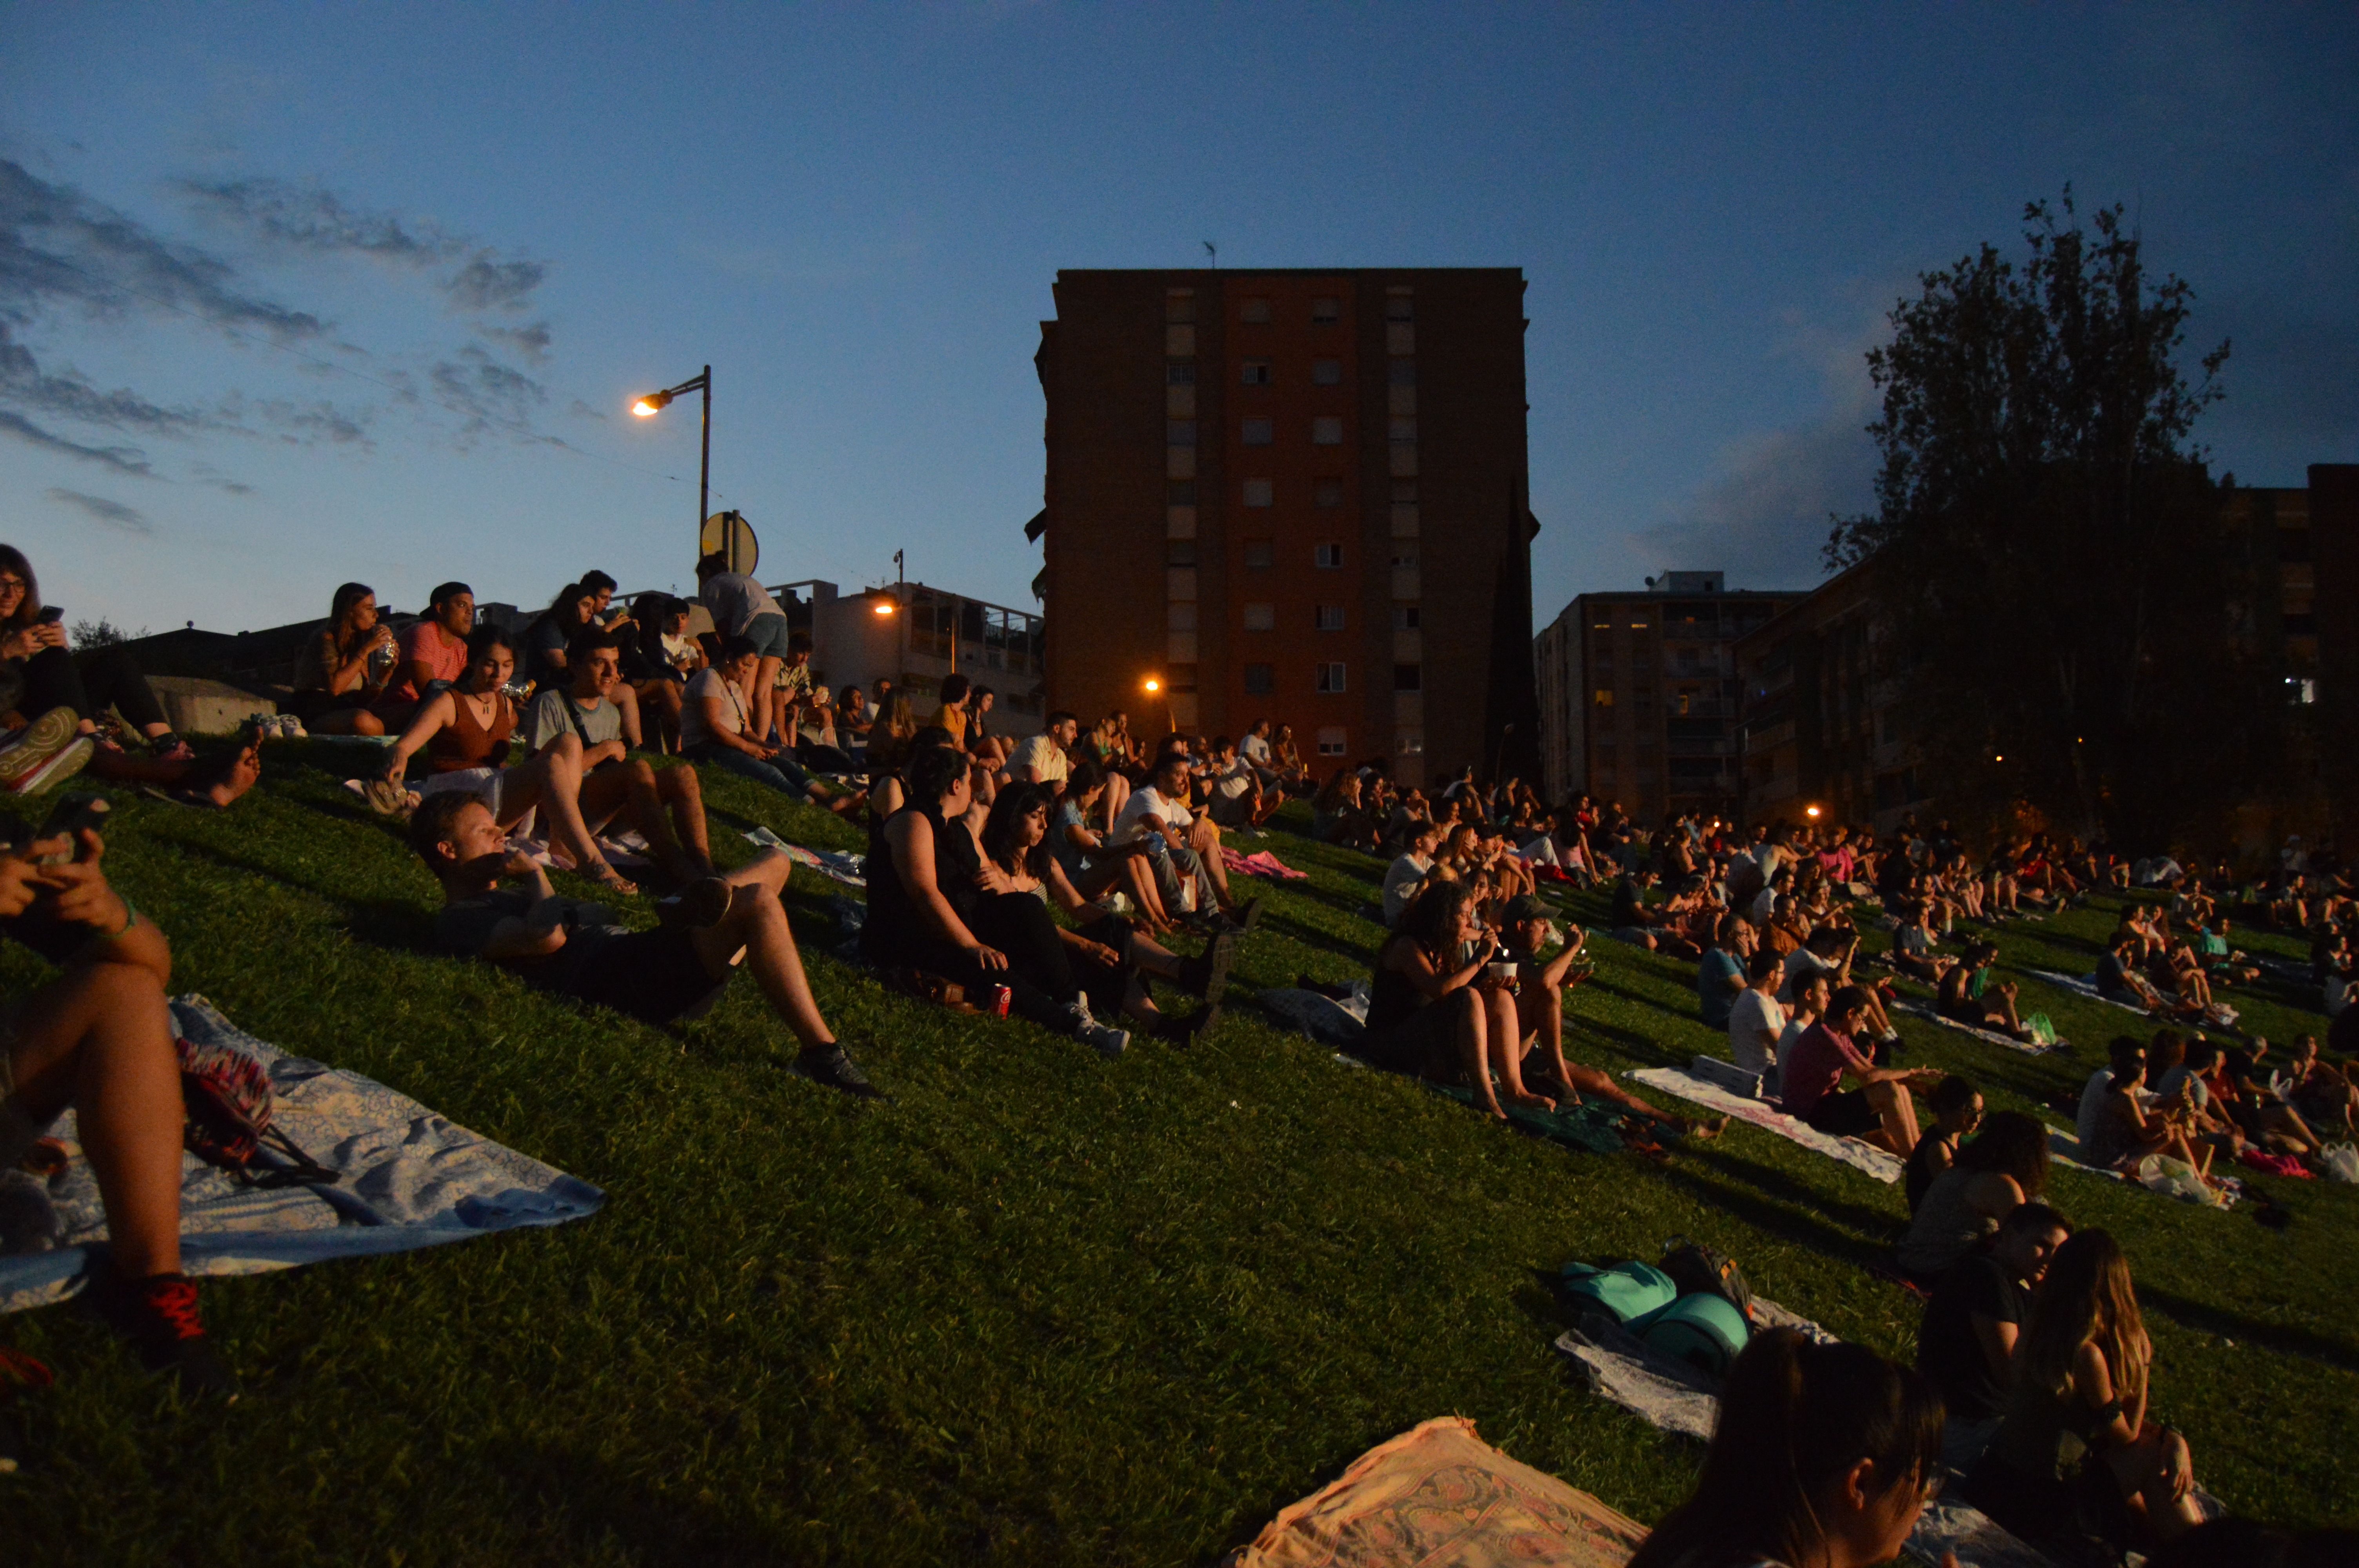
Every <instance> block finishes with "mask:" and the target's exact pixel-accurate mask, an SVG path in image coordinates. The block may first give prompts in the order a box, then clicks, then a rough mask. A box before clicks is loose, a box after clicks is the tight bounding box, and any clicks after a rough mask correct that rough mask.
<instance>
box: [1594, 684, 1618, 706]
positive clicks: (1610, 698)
mask: <svg viewBox="0 0 2359 1568" xmlns="http://www.w3.org/2000/svg"><path fill="white" fill-rule="evenodd" d="M1590 697H1591V700H1593V701H1594V702H1595V703H1596V704H1597V706H1598V707H1600V708H1611V707H1613V706H1614V694H1613V693H1612V692H1610V691H1607V690H1606V689H1605V688H1604V687H1598V688H1597V690H1595V691H1593V692H1592V693H1590Z"/></svg>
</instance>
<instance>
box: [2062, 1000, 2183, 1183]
mask: <svg viewBox="0 0 2359 1568" xmlns="http://www.w3.org/2000/svg"><path fill="white" fill-rule="evenodd" d="M2105 1054H2106V1056H2107V1059H2108V1060H2109V1061H2110V1062H2111V1064H2112V1065H2110V1066H2108V1067H2104V1068H2100V1069H2099V1070H2098V1071H2097V1072H2095V1073H2093V1074H2092V1075H2090V1078H2089V1082H2088V1084H2087V1085H2086V1086H2085V1087H2083V1088H2082V1094H2081V1114H2080V1118H2079V1121H2080V1127H2079V1130H2078V1136H2079V1137H2080V1138H2081V1141H2082V1142H2081V1160H2082V1163H2083V1164H2088V1165H2093V1166H2095V1167H2096V1168H2097V1169H2099V1170H2101V1171H2121V1172H2124V1173H2129V1172H2134V1171H2136V1169H2137V1167H2138V1164H2139V1162H2141V1161H2143V1160H2144V1159H2145V1158H2146V1157H2147V1155H2149V1154H2160V1155H2164V1156H2166V1157H2167V1158H2169V1159H2173V1160H2177V1161H2179V1162H2181V1163H2183V1164H2186V1165H2190V1166H2191V1167H2193V1168H2194V1170H2195V1172H2196V1173H2197V1174H2199V1175H2201V1174H2202V1173H2203V1172H2204V1171H2205V1170H2206V1169H2207V1168H2208V1167H2209V1166H2210V1164H2211V1162H2212V1151H2211V1149H2210V1148H2209V1147H2208V1146H2205V1145H2203V1144H2202V1143H2201V1137H2200V1133H2199V1131H2198V1129H2197V1127H2196V1125H2195V1110H2196V1107H2195V1097H2194V1089H2193V1087H2192V1081H2191V1080H2190V1082H2188V1083H2183V1084H2181V1085H2180V1088H2179V1090H2178V1092H2177V1093H2176V1094H2174V1095H2173V1096H2172V1097H2171V1098H2169V1099H2168V1100H2164V1099H2160V1098H2158V1097H2155V1096H2151V1095H2148V1094H2147V1091H2146V1087H2145V1083H2146V1067H2147V1047H2146V1043H2145V1042H2144V1041H2142V1040H2140V1039H2138V1037H2137V1036H2136V1035H2135V1034H2117V1035H2115V1036H2114V1041H2113V1044H2111V1045H2109V1046H2107V1047H2106V1053H2105Z"/></svg>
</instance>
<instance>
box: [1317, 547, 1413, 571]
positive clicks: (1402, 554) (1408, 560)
mask: <svg viewBox="0 0 2359 1568" xmlns="http://www.w3.org/2000/svg"><path fill="white" fill-rule="evenodd" d="M1337 564H1338V565H1341V564H1342V563H1341V562H1338V563H1337ZM1393 570H1395V571H1397V572H1413V571H1415V570H1417V552H1416V551H1415V550H1395V551H1394V552H1393Z"/></svg>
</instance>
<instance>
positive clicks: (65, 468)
mask: <svg viewBox="0 0 2359 1568" xmlns="http://www.w3.org/2000/svg"><path fill="white" fill-rule="evenodd" d="M2068 184H2069V185H2070V186H2071V188H2072V189H2073V190H2074V191H2075V192H2076V194H2077V196H2078V197H2079V199H2080V200H2081V201H2082V204H2083V206H2084V208H2085V207H2090V206H2094V205H2097V204H2111V203H2113V202H2116V201H2118V202H2121V203H2123V204H2124V205H2125V207H2126V208H2127V210H2128V212H2129V215H2130V217H2131V219H2132V221H2133V222H2135V224H2136V227H2137V229H2138V232H2140V233H2141V234H2142V236H2143V237H2144V239H2145V241H2146V243H2147V253H2148V259H2149V262H2150V264H2151V265H2153V266H2154V267H2155V268H2156V269H2157V270H2158V271H2169V272H2176V273H2178V274H2179V275H2180V276H2183V277H2185V278H2187V279H2188V280H2189V281H2190V283H2192V284H2193V286H2194V287H2195V290H2196V299H2195V313H2194V318H2193V322H2192V326H2191V329H2190V342H2189V345H2188V361H2189V363H2190V366H2191V365H2192V362H2193V359H2194V357H2195V355H2196V354H2197V353H2199V352H2200V351H2202V350H2204V349H2208V348H2209V347H2211V346H2212V345H2213V344H2216V343H2217V342H2219V341H2221V340H2223V339H2226V340H2229V341H2231V342H2232V344H2233V354H2232V357H2231V359H2230V361H2229V362H2228V365H2227V367H2226V370H2225V373H2224V377H2223V384H2224V386H2225V388H2226V391H2227V397H2226V399H2225V401H2224V402H2223V403H2222V404H2220V405H2219V406H2216V407H2215V408H2214V409H2213V410H2212V412H2211V413H2210V414H2209V415H2207V416H2206V417H2205V419H2204V420H2203V422H2202V424H2201V426H2200V427H2199V430H2198V436H2199V438H2200V439H2201V441H2202V443H2203V444H2204V445H2206V446H2207V447H2208V448H2209V449H2211V452H2212V458H2213V460H2214V462H2215V464H2216V465H2217V466H2219V467H2221V468H2224V469H2227V470H2233V471H2234V473H2235V474H2236V475H2237V477H2238V479H2239V481H2241V482H2244V483H2247V484H2299V483H2300V482H2302V479H2303V469H2304V467H2305V465H2307V464H2309V463H2312V462H2324V461H2343V462H2351V461H2359V287H2354V284H2359V12H2354V10H2353V9H2352V8H2350V7H2348V6H2347V5H2310V6H2300V5H2269V6H2260V7H2251V8H2246V7H2237V6H2226V5H2215V6H2205V7H2201V8H2172V7H2169V6H2138V7H2130V6H2109V5H2041V6H2030V5H1888V4H1879V5H1857V6H1824V5H1795V6H1784V5H1781V6H1774V7H1773V6H1756V5H1723V6H1709V7H1707V6H1675V5H1673V6H1612V7H1608V6H1596V7H1573V6H1524V5H1417V6H1386V5H1374V6H1360V5H1353V6H1300V5H1252V6H1246V5H1210V6H1200V5H1099V6H1081V5H1046V4H1044V5H1024V4H1009V3H998V4H929V5H891V6H887V5H861V6H851V5H841V6H835V5H831V6H809V7H788V6H778V5H745V6H727V5H714V6H700V5H632V6H615V5H598V4H592V3H588V0H580V3H575V4H569V5H549V6H533V5H500V6H479V5H423V4H419V5H365V4H361V5H342V6H335V7H325V6H317V5H300V6H296V5H289V6H284V7H280V6H272V5H204V6H190V5H170V6H139V5H105V4H92V3H82V4H77V5H54V4H16V3H13V0H0V538H5V539H6V540H8V541H11V542H13V543H15V544H16V545H17V546H19V547H20V548H23V549H24V550H26V551H27V554H28V555H29V556H30V557H32V559H33V562H34V565H35V567H36V568H37V569H38V572H39V575H40V578H41V581H42V587H43V590H44V595H45V597H46V599H47V600H49V602H52V603H56V604H60V605H61V606H64V607H65V608H66V610H67V612H68V615H69V618H70V619H74V620H80V619H84V618H91V619H95V618H97V617H98V616H101V615H103V616H105V617H107V618H109V619H111V620H113V621H114V622H116V623H117V624H119V625H122V626H124V627H125V628H127V629H132V630H137V629H140V628H147V629H149V630H157V631H160V630H163V629H166V628H168V627H172V626H178V625H179V624H181V623H183V622H194V623H196V624H197V625H200V626H204V627H209V628H212V629H215V630H221V631H239V630H246V629H250V628H254V627H260V626H266V625H274V624H277V623H280V622H287V621H292V620H300V619H305V618H309V617H311V616H316V615H323V614H325V613H326V612H327V606H328V600H329V596H330V594H331V593H332V590H333V589H334V587H335V585H336V584H338V583H339V582H342V581H344V580H346V579H358V580H361V581H364V582H367V583H370V584H372V585H373V586H375V588H376V589H377V590H378V592H379V596H380V598H381V599H382V600H384V601H386V603H389V604H392V605H395V606H398V607H403V608H415V607H416V606H418V605H419V603H420V602H421V601H422V600H423V599H424V596H425V593H426V590H427V589H429V587H430V586H431V585H432V584H434V583H435V582H437V581H440V580H441V579H446V578H453V577H456V578H462V579H466V580H468V581H470V582H472V583H473V585H474V587H475V589H476V591H477V594H478V596H479V597H480V598H483V599H486V600H494V599H497V600H511V601H515V602H519V603H541V602H546V601H547V600H548V599H549V596H550V595H552V594H553V593H554V592H555V591H556V590H557V589H559V588H560V586H562V585H563V584H564V583H565V582H567V581H568V580H570V579H571V578H573V577H575V576H577V575H579V573H580V572H581V571H582V570H584V569H587V568H590V567H592V566H596V567H601V568H604V569H606V570H608V571H610V572H612V573H613V574H614V576H615V577H617V578H618V579H621V580H622V582H623V584H624V585H625V589H637V588H644V587H665V586H671V585H678V584H685V583H688V582H689V581H690V571H689V568H690V566H691V565H692V564H693V561H694V557H695V535H694V525H695V519H696V505H697V503H696V474H697V422H696V416H695V409H694V406H693V404H692V402H689V401H684V402H683V403H681V404H679V405H677V406H674V407H673V408H672V409H670V410H668V411H666V412H665V413H664V414H663V415H661V416H658V417H657V418H655V419H652V420H635V419H633V418H631V417H630V416H629V415H628V414H627V412H626V410H627V407H628V405H629V402H630V400H631V398H632V397H633V396H634V395H636V394H638V393H642V392H645V391H647V390H650V389H652V388H655V387H658V386H662V385H666V384H670V383H673V382H677V381H679V380H682V379H685V378H687V377H690V376H692V375H694V374H696V373H697V372H698V370H699V369H700V368H701V366H703V365H704V364H706V363H710V364H712V373H713V385H714V393H715V396H714V420H713V436H712V449H713V450H712V466H713V471H712V479H713V488H714V492H715V498H714V501H713V505H714V507H715V508H716V509H718V508H720V507H722V506H734V507H736V508H738V509H740V510H742V511H743V512H744V513H745V514H746V516H747V517H748V518H749V519H750V520H751V521H752V522H753V524H754V525H755V527H756V531H757V533H758V534H759V535H760V538H761V541H762V564H761V568H760V575H761V576H762V577H763V578H764V579H765V580H767V581H774V582H775V581H782V580H788V579H804V578H814V577H815V578H824V579H831V580H833V581H835V582H837V583H839V584H841V585H843V586H845V587H847V588H851V587H857V586H861V585H864V584H868V583H874V582H878V581H884V580H889V579H891V577H892V575H893V570H894V568H893V562H892V557H893V553H894V552H895V551H896V550H906V552H907V556H908V573H909V575H910V576H911V577H913V578H921V579H925V580H927V581H929V582H933V583H936V584H939V585H940V586H943V587H946V588H951V589H957V590H960V591H962V592H966V593H969V594H972V595H974V596H976V597H980V598H984V599H988V600H995V601H996V602H999V603H1003V604H1009V605H1015V606H1018V607H1022V608H1033V607H1034V600H1032V598H1031V593H1030V587H1029V585H1030V582H1031V579H1032V577H1033V575H1034V573H1035V572H1036V571H1037V570H1038V548H1037V546H1027V545H1026V544H1025V542H1024V540H1023V536H1022V534H1021V528H1022V525H1023V524H1024V522H1025V521H1026V520H1027V518H1029V517H1030V516H1031V515H1032V514H1033V513H1034V512H1035V511H1036V510H1038V506H1039V504H1040V488H1041V462H1042V452H1041V447H1040V421H1041V416H1042V412H1043V409H1042V403H1041V396H1040V391H1039V385H1038V381H1037V380H1036V378H1035V375H1034V372H1033V367H1032V354H1033V352H1034V351H1035V349H1036V348H1037V347H1038V332H1039V329H1038V323H1039V321H1040V320H1041V319H1043V318H1045V317H1048V316H1049V315H1051V314H1052V313H1053V303H1052V299H1051V293H1050V290H1051V286H1052V285H1053V283H1054V280H1055V276H1056V273H1057V271H1058V269H1059V268H1060V267H1169V266H1193V265H1201V263H1202V261H1203V258H1204V251H1203V248H1202V246H1203V243H1205V242H1207V241H1210V242H1212V243H1215V244H1217V245H1218V247H1219V260H1220V263H1221V265H1224V266H1227V265H1237V266H1366V265H1382V266H1455V265H1481V266H1517V267H1520V268H1522V269H1523V271H1524V273H1525V276H1527V279H1528V280H1529V289H1528V293H1527V309H1526V315H1527V316H1528V317H1529V318H1530V320H1531V327H1530V330H1529V332H1528V334H1527V350H1526V353H1527V367H1526V368H1527V384H1528V401H1529V403H1530V405H1531V413H1530V416H1529V437H1530V449H1531V466H1532V476H1531V477H1532V505H1533V510H1534V512H1535V513H1536V514H1537V515H1538V518H1539V520H1540V522H1541V524H1542V529H1541V533H1540V534H1539V535H1538V538H1537V540H1536V541H1535V542H1534V545H1533V576H1534V599H1535V604H1534V619H1535V624H1536V625H1545V624H1546V623H1547V622H1549V620H1551V619H1553V617H1554V616H1555V614H1556V613H1557V611H1559V610H1560V608H1561V607H1562V606H1563V605H1564V603H1565V602H1566V601H1567V600H1569V599H1571V597H1572V596H1573V595H1575V594H1577V593H1581V592H1585V591H1590V590H1593V589H1632V588H1636V587H1638V586H1640V583H1641V581H1642V579H1644V578H1645V577H1647V576H1649V575H1652V574H1654V573H1656V572H1658V571H1660V570H1663V569H1666V568H1682V569H1712V568H1721V569H1725V570H1726V571H1727V572H1728V573H1729V574H1730V575H1729V580H1730V584H1731V586H1733V587H1745V588H1791V587H1799V586H1807V585H1808V584H1810V583H1811V582H1814V581H1816V580H1818V579H1819V578H1820V577H1821V575H1822V568H1821V562H1820V557H1819V546H1820V545H1821V542H1822V541H1823V539H1824V537H1825V535H1826V530H1827V519H1828V515H1829V514H1831V513H1851V512H1857V511H1862V510H1865V509H1866V508H1868V507H1869V506H1870V505H1871V504H1872V503H1873V495H1872V492H1871V487H1870V480H1871V476H1872V473H1873V468H1874V448H1873V445H1872V443H1871V442H1870V440H1869V438H1867V437H1866V436H1865V435H1864V431H1863V427H1864V426H1865V425H1866V424H1867V423H1868V422H1869V420H1870V419H1872V418H1873V417H1874V412H1875V397H1874V389H1873V387H1872V386H1871V384H1869V382H1868V379H1867V374H1866V370H1865V365H1864V357H1863V356H1864V353H1865V351H1866V350H1867V349H1869V348H1870V347H1872V346H1873V345H1874V344H1875V342H1877V341H1879V340H1880V338H1881V337H1882V335H1883V334H1884V333H1885V331H1886V320H1885V317H1886V312H1888V311H1889V310H1890V309H1891V308H1892V305H1893V303H1894V301H1895V300H1896V299H1897V297H1900V296H1901V295H1903V294H1905V293H1913V292H1914V291H1915V288H1916V283H1915V279H1916V277H1917V276H1918V275H1919V273H1920V272H1922V271H1924V270H1926V269H1929V268H1932V267H1937V266H1940V265H1947V264H1948V263H1950V262H1951V261H1953V260H1956V259H1957V258H1959V257H1961V256H1962V255H1965V254H1969V253H1970V252H1972V251H1973V249H1974V248H1975V247H1976V246H1978V245H1979V244H1980V243H1983V242H1984V241H1990V242H1995V243H2000V244H2002V245H2003V246H2006V247H2009V248H2011V249H2014V250H2017V251H2018V252H2019V250H2020V243H2019V239H2018V234H2019V231H2020V218H2021V213H2022V209H2023V206H2024V204H2025V203H2026V202H2027V201H2029V200H2037V199H2041V198H2049V199H2052V198H2054V197H2056V196H2057V195H2059V194H2060V192H2061V191H2062V190H2063V189H2065V187H2066V186H2067V185H2068Z"/></svg>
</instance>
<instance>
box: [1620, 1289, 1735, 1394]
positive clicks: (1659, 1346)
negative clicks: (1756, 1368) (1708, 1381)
mask: <svg viewBox="0 0 2359 1568" xmlns="http://www.w3.org/2000/svg"><path fill="white" fill-rule="evenodd" d="M1638 1337H1639V1338H1641V1339H1643V1340H1645V1341H1646V1342H1647V1348H1649V1349H1652V1350H1657V1351H1659V1352H1661V1353H1662V1354H1663V1355H1665V1356H1668V1357H1670V1358H1671V1359H1672V1360H1674V1361H1684V1362H1686V1363H1687V1364H1688V1365H1689V1366H1690V1367H1693V1368H1695V1369H1696V1370H1697V1371H1699V1372H1703V1373H1706V1374H1708V1375H1709V1376H1712V1377H1714V1378H1724V1377H1726V1376H1728V1367H1729V1363H1730V1362H1732V1361H1734V1360H1735V1359H1736V1354H1737V1352H1738V1351H1740V1350H1743V1349H1744V1348H1745V1341H1746V1340H1748V1339H1750V1338H1752V1337H1753V1325H1751V1324H1750V1323H1748V1322H1746V1321H1745V1314H1743V1313H1741V1312H1739V1311H1737V1310H1736V1308H1734V1306H1732V1305H1730V1304H1729V1302H1728V1298H1726V1297H1725V1296H1723V1295H1720V1294H1718V1293H1717V1292H1710V1291H1696V1292H1690V1294H1687V1295H1683V1296H1681V1297H1680V1299H1679V1300H1677V1301H1675V1302H1673V1303H1671V1304H1670V1305H1669V1306H1668V1307H1666V1308H1664V1309H1663V1310H1662V1311H1661V1312H1658V1313H1657V1314H1655V1318H1654V1321H1653V1322H1651V1323H1649V1324H1647V1327H1646V1332H1644V1333H1643V1334H1641V1335H1640V1336H1638Z"/></svg>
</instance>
